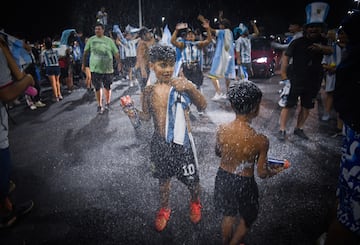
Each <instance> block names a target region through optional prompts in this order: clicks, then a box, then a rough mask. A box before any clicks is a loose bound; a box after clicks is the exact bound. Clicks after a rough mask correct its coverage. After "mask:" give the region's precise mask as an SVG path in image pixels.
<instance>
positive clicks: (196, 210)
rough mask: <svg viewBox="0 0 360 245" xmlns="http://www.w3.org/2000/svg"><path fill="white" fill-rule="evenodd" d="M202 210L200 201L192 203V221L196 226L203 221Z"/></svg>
mask: <svg viewBox="0 0 360 245" xmlns="http://www.w3.org/2000/svg"><path fill="white" fill-rule="evenodd" d="M201 208H202V206H201V204H200V201H196V202H191V204H190V220H191V222H193V223H194V224H197V223H199V221H200V220H201Z"/></svg>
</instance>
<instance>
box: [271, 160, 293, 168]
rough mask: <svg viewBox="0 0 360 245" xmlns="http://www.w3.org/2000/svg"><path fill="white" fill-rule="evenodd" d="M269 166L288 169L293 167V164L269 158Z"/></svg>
mask: <svg viewBox="0 0 360 245" xmlns="http://www.w3.org/2000/svg"><path fill="white" fill-rule="evenodd" d="M267 163H268V165H272V166H274V167H275V166H281V167H284V169H287V168H289V167H290V166H291V163H290V161H289V160H287V159H276V158H271V157H269V158H268V162H267Z"/></svg>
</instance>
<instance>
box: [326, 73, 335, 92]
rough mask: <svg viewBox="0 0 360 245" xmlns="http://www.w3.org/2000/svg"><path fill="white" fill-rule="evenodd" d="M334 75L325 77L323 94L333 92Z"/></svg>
mask: <svg viewBox="0 0 360 245" xmlns="http://www.w3.org/2000/svg"><path fill="white" fill-rule="evenodd" d="M335 80H336V77H335V74H333V75H326V79H325V92H333V91H334V90H335Z"/></svg>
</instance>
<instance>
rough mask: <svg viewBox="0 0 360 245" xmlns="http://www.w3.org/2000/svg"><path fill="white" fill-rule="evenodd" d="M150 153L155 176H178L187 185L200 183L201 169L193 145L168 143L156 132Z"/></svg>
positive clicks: (165, 177)
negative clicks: (198, 166)
mask: <svg viewBox="0 0 360 245" xmlns="http://www.w3.org/2000/svg"><path fill="white" fill-rule="evenodd" d="M150 154H151V155H150V160H151V164H152V166H153V169H152V170H153V176H154V178H157V179H169V178H171V177H173V176H176V178H177V179H178V180H179V181H181V182H182V183H184V184H185V185H187V186H194V185H195V184H197V183H199V170H198V168H197V166H196V163H195V158H194V154H193V151H192V149H191V147H189V148H186V147H184V146H182V145H178V144H175V143H167V142H166V141H165V139H164V138H162V137H161V136H158V135H156V134H154V135H153V137H152V140H151V145H150Z"/></svg>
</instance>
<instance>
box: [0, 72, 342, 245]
mask: <svg viewBox="0 0 360 245" xmlns="http://www.w3.org/2000/svg"><path fill="white" fill-rule="evenodd" d="M252 80H253V81H254V82H255V83H257V84H258V86H259V87H260V88H261V89H262V91H263V93H264V96H263V100H262V104H261V109H260V115H259V116H258V117H257V118H256V119H254V120H253V123H252V125H253V127H254V128H255V129H256V130H258V131H259V132H262V133H264V134H266V135H267V136H268V137H269V140H270V150H269V156H273V157H276V158H280V159H281V158H287V159H289V160H290V161H291V163H292V166H291V167H290V168H289V169H287V170H286V171H284V172H282V173H280V174H278V175H276V176H274V177H272V178H269V179H259V178H258V177H256V181H257V183H258V186H259V194H260V198H259V201H260V211H259V215H258V218H257V220H256V222H255V223H254V224H253V226H252V227H251V229H250V230H249V232H248V235H247V237H246V239H245V242H246V244H250V245H312V244H315V240H316V239H317V237H319V236H320V234H321V233H323V232H324V230H325V229H326V227H327V222H328V217H329V213H330V211H331V209H332V207H333V205H334V200H335V196H334V194H335V188H336V180H337V171H338V163H339V158H340V146H341V138H339V137H337V138H332V137H330V135H331V134H332V132H333V130H334V128H335V124H336V120H335V112H333V115H332V119H331V120H330V121H328V122H323V121H321V120H320V119H319V118H320V117H321V113H322V111H323V107H322V103H321V101H320V100H319V101H318V102H317V104H316V108H315V109H314V110H312V111H311V114H310V117H309V118H308V120H307V122H306V125H305V128H304V131H305V132H306V133H307V134H308V136H309V137H310V140H308V141H306V140H302V139H299V138H298V137H297V136H294V135H293V134H292V131H293V128H294V126H295V123H296V115H297V114H295V113H296V111H294V112H293V114H292V116H291V119H290V120H289V123H288V129H287V131H288V139H287V140H286V141H285V142H280V141H278V140H277V139H276V137H275V136H276V133H277V131H278V128H279V114H280V107H279V106H278V105H277V100H278V99H279V94H278V90H279V89H280V88H281V85H279V80H280V77H279V76H278V75H275V76H273V77H271V78H270V79H252ZM78 85H79V88H77V89H75V90H74V91H73V92H72V93H71V94H67V93H65V92H64V93H63V94H64V100H62V101H61V102H52V101H51V90H50V89H49V87H46V86H44V87H43V90H42V96H43V98H44V99H43V101H44V102H45V103H46V104H47V106H46V107H44V108H38V109H37V110H34V111H31V110H30V109H29V108H28V107H26V106H25V105H24V103H22V104H21V105H18V106H16V107H15V108H13V109H12V110H10V115H11V117H12V118H13V120H14V121H13V122H10V125H11V131H10V135H9V137H10V145H11V146H10V147H11V148H10V149H11V154H12V160H13V176H12V179H13V181H14V182H15V183H16V189H15V191H14V192H13V194H12V199H13V200H14V202H15V203H20V202H22V201H25V200H28V199H32V200H33V201H34V203H35V206H34V208H33V210H32V211H31V212H30V213H29V214H27V215H26V216H25V217H23V218H21V219H20V220H19V221H18V222H17V223H16V224H15V225H14V226H13V227H11V228H8V229H5V230H0V244H1V245H10V244H11V245H12V244H16V245H17V244H19V245H20V244H21V245H25V244H26V245H40V244H44V245H45V244H49V245H50V244H51V245H53V244H54V245H55V244H79V245H80V244H91V245H92V244H101V245H108V244H109V245H110V244H221V233H220V223H221V217H220V216H219V215H218V214H217V213H216V212H215V210H214V206H213V199H212V198H213V190H214V180H215V175H216V171H217V168H218V164H219V158H218V157H216V156H215V152H214V145H215V137H214V135H215V130H216V127H217V125H218V124H219V123H222V122H226V121H230V120H232V119H233V118H234V114H233V113H232V111H231V109H230V108H229V105H228V104H227V103H226V102H214V101H211V100H210V98H211V97H212V96H213V94H214V88H213V86H212V83H211V81H210V80H209V79H208V78H205V80H204V85H203V90H202V92H203V94H204V95H205V97H206V98H207V100H208V108H207V111H206V114H205V115H204V116H202V117H201V116H199V115H198V114H197V111H196V109H195V108H192V117H191V119H192V125H193V135H194V138H195V142H196V146H197V150H198V158H199V165H200V166H199V167H200V179H201V180H200V181H201V182H200V183H201V187H202V193H201V201H202V205H203V210H202V211H203V213H202V220H201V222H200V223H199V224H197V225H193V224H192V223H191V221H190V219H189V215H188V213H189V192H188V190H187V188H186V187H185V186H184V185H183V184H181V183H180V182H179V181H177V180H176V179H173V180H172V190H171V195H170V205H171V208H172V214H171V218H170V221H169V223H168V226H167V228H166V229H165V230H164V231H163V232H161V233H158V232H157V231H155V229H154V218H155V214H156V211H157V209H158V207H159V192H158V182H157V180H156V179H154V178H153V177H152V176H151V172H150V164H149V145H148V142H149V139H150V137H151V134H152V122H144V123H143V124H142V127H141V128H140V129H139V130H137V131H135V130H134V128H133V127H132V125H131V124H130V121H129V119H128V117H127V116H126V115H125V114H124V113H123V112H122V110H121V107H120V97H121V96H122V95H125V94H130V95H132V97H133V99H134V100H135V104H136V105H137V106H139V103H140V93H139V90H138V89H137V88H136V87H131V88H130V87H129V86H128V82H127V81H121V80H119V81H115V82H114V83H113V85H112V102H111V110H110V111H109V112H106V113H104V114H103V115H99V114H97V112H96V102H95V97H94V95H93V94H90V95H88V94H87V93H86V90H85V88H84V86H83V84H81V83H80V84H78ZM221 85H222V86H223V88H224V82H223V81H221ZM321 96H323V95H322V93H321V94H320V95H319V98H321Z"/></svg>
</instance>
